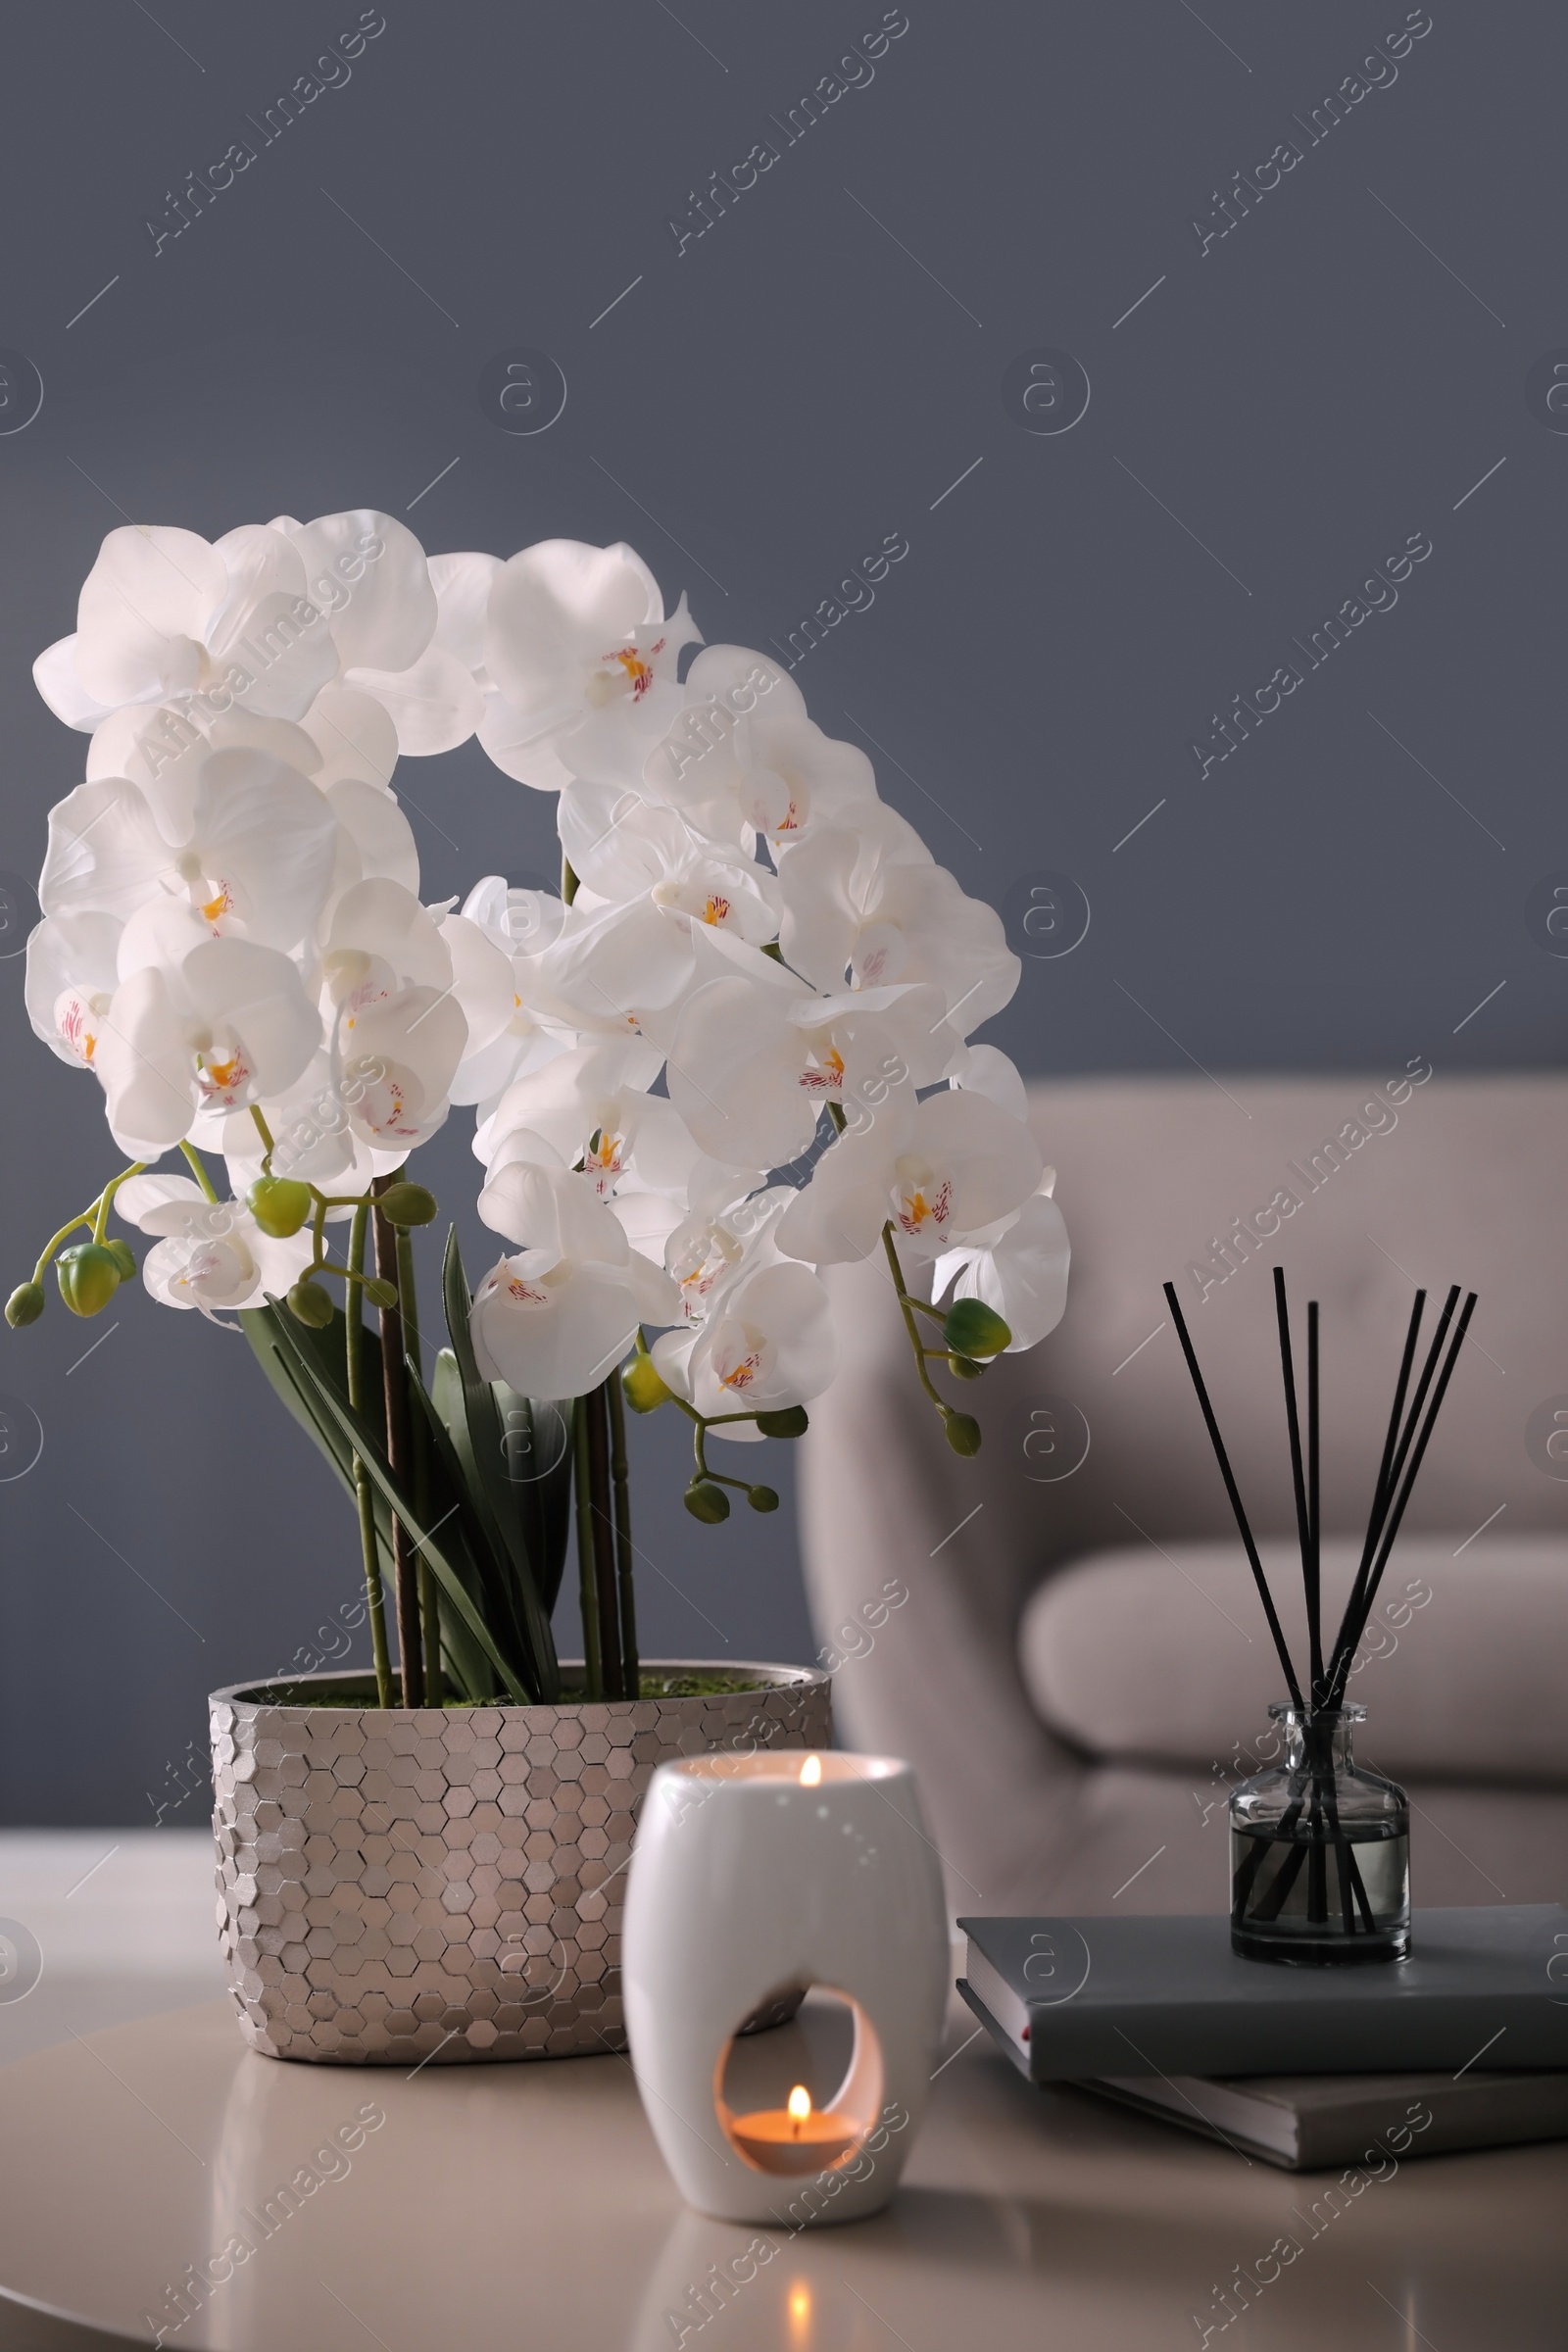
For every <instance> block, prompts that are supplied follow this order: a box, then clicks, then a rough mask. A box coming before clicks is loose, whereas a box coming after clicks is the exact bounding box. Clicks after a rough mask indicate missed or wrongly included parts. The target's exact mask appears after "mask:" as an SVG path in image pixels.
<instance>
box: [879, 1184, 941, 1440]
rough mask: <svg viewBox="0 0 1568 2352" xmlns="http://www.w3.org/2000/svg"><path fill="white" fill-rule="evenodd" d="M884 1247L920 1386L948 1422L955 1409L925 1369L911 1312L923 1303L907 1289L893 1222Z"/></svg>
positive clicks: (886, 1231)
mask: <svg viewBox="0 0 1568 2352" xmlns="http://www.w3.org/2000/svg"><path fill="white" fill-rule="evenodd" d="M882 1247H883V1249H884V1250H886V1251H887V1258H888V1264H889V1265H890V1266H891V1267H892V1269H893V1288H894V1290H895V1291H896V1292H897V1294H898V1300H899V1307H900V1310H901V1312H902V1314H903V1316H904V1327H905V1329H906V1331H907V1333H908V1335H909V1346H910V1347H911V1348H913V1350H914V1368H915V1371H916V1372H917V1373H918V1374H919V1376H920V1386H921V1388H922V1389H924V1391H925V1393H926V1395H927V1396H928V1397H930V1399H931V1402H932V1403H933V1404H934V1405H935V1406H936V1408H937V1411H938V1412H939V1413H940V1414H941V1415H942V1418H943V1420H944V1421H947V1420H949V1419H951V1418H952V1414H953V1407H952V1405H951V1404H949V1403H948V1402H947V1400H946V1398H945V1397H939V1396H938V1394H937V1392H936V1389H935V1388H934V1387H933V1385H932V1381H931V1375H930V1373H929V1372H928V1371H927V1370H926V1368H925V1358H926V1350H925V1348H923V1347H922V1345H921V1342H920V1326H919V1325H918V1323H916V1321H915V1319H914V1316H913V1313H912V1312H911V1309H912V1308H913V1307H915V1306H916V1305H918V1304H920V1303H922V1302H921V1301H919V1300H917V1299H911V1298H910V1297H909V1294H908V1292H907V1289H906V1288H905V1282H904V1268H903V1267H902V1266H901V1265H900V1263H899V1252H898V1250H897V1248H896V1246H895V1244H894V1240H893V1225H892V1222H891V1220H890V1221H889V1222H888V1223H887V1224H886V1225H884V1226H883V1228H882Z"/></svg>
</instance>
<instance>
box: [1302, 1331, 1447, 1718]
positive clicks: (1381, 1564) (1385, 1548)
mask: <svg viewBox="0 0 1568 2352" xmlns="http://www.w3.org/2000/svg"><path fill="white" fill-rule="evenodd" d="M1475 1307H1476V1294H1475V1292H1474V1291H1471V1292H1470V1293H1469V1294H1468V1296H1467V1297H1466V1299H1465V1302H1464V1309H1463V1312H1462V1313H1461V1314H1460V1317H1459V1320H1458V1323H1457V1325H1456V1326H1455V1328H1454V1334H1453V1339H1452V1342H1451V1344H1450V1346H1449V1348H1448V1352H1447V1356H1446V1359H1445V1361H1444V1366H1443V1372H1442V1375H1441V1377H1440V1378H1439V1381H1438V1385H1437V1387H1436V1388H1435V1389H1434V1390H1433V1392H1432V1402H1431V1405H1430V1406H1429V1407H1428V1410H1427V1417H1426V1420H1425V1422H1424V1423H1423V1424H1422V1429H1421V1436H1420V1438H1419V1440H1418V1442H1417V1444H1416V1446H1415V1450H1414V1452H1413V1453H1412V1454H1411V1456H1410V1466H1409V1469H1408V1470H1407V1471H1406V1473H1405V1478H1404V1484H1403V1486H1402V1487H1401V1488H1400V1490H1399V1499H1398V1501H1397V1504H1396V1505H1395V1507H1394V1509H1393V1511H1392V1512H1391V1513H1390V1515H1389V1521H1388V1527H1387V1531H1386V1533H1385V1534H1384V1537H1383V1540H1382V1543H1381V1544H1380V1545H1379V1548H1378V1562H1377V1566H1376V1567H1375V1568H1374V1570H1373V1572H1372V1575H1371V1577H1370V1578H1369V1579H1368V1582H1367V1588H1366V1594H1365V1597H1364V1599H1363V1601H1362V1604H1361V1608H1360V1613H1359V1615H1358V1617H1357V1619H1356V1622H1355V1624H1354V1626H1353V1628H1352V1629H1351V1640H1350V1642H1349V1646H1348V1649H1346V1650H1345V1652H1344V1654H1343V1656H1342V1657H1341V1658H1340V1659H1339V1660H1338V1662H1337V1663H1338V1667H1339V1676H1340V1680H1339V1685H1338V1687H1339V1690H1340V1691H1342V1692H1343V1689H1344V1680H1345V1678H1346V1677H1348V1671H1349V1663H1350V1659H1351V1658H1352V1657H1353V1656H1354V1654H1355V1651H1356V1650H1357V1648H1358V1647H1359V1646H1360V1642H1361V1636H1362V1635H1363V1634H1364V1633H1365V1631H1366V1623H1367V1619H1368V1618H1369V1617H1370V1616H1371V1614H1372V1606H1373V1603H1374V1602H1375V1601H1376V1599H1377V1596H1378V1588H1379V1586H1380V1585H1381V1584H1382V1582H1383V1572H1384V1570H1385V1569H1386V1568H1387V1566H1388V1564H1389V1559H1390V1556H1391V1554H1392V1553H1393V1550H1394V1544H1395V1539H1396V1537H1397V1535H1398V1532H1399V1522H1400V1520H1401V1519H1402V1518H1403V1517H1404V1509H1405V1505H1406V1503H1407V1502H1408V1501H1409V1499H1410V1496H1411V1494H1412V1493H1413V1491H1414V1488H1415V1482H1416V1474H1417V1472H1418V1471H1419V1470H1420V1467H1421V1458H1422V1456H1423V1454H1424V1453H1425V1452H1426V1449H1427V1445H1428V1442H1429V1440H1430V1439H1431V1436H1432V1432H1433V1430H1434V1428H1435V1427H1436V1426H1437V1419H1438V1413H1439V1410H1440V1409H1441V1407H1442V1404H1443V1399H1444V1397H1445V1395H1446V1391H1447V1386H1448V1383H1449V1381H1450V1380H1451V1379H1452V1377H1453V1368H1454V1366H1455V1364H1457V1362H1458V1360H1459V1350H1460V1349H1461V1348H1463V1346H1464V1343H1465V1335H1466V1334H1467V1332H1468V1331H1469V1329H1470V1318H1471V1316H1472V1315H1473V1314H1474V1312H1475ZM1336 1703H1337V1702H1336Z"/></svg>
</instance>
